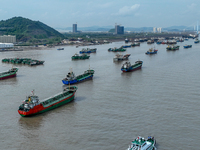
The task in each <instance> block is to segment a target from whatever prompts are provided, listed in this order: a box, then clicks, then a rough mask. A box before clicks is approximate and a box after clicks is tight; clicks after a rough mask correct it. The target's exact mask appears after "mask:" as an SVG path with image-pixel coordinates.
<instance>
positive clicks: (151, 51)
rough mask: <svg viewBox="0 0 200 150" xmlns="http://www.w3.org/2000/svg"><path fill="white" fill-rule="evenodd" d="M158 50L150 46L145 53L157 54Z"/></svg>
mask: <svg viewBox="0 0 200 150" xmlns="http://www.w3.org/2000/svg"><path fill="white" fill-rule="evenodd" d="M157 52H158V50H156V49H153V48H150V49H149V50H148V51H147V52H146V53H145V54H157Z"/></svg>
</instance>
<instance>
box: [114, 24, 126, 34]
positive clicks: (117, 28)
mask: <svg viewBox="0 0 200 150" xmlns="http://www.w3.org/2000/svg"><path fill="white" fill-rule="evenodd" d="M115 34H124V26H120V25H115Z"/></svg>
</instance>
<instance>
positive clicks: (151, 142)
mask: <svg viewBox="0 0 200 150" xmlns="http://www.w3.org/2000/svg"><path fill="white" fill-rule="evenodd" d="M155 145H156V140H155V139H154V137H151V136H149V137H148V138H147V139H145V138H144V137H140V136H139V137H137V138H136V139H135V140H133V141H132V142H131V145H130V146H129V148H128V149H127V150H156V147H155Z"/></svg>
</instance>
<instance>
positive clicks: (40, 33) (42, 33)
mask: <svg viewBox="0 0 200 150" xmlns="http://www.w3.org/2000/svg"><path fill="white" fill-rule="evenodd" d="M0 35H16V39H17V41H18V42H20V41H21V42H28V41H29V42H30V41H39V40H40V41H44V40H49V39H56V38H57V39H58V38H59V39H62V38H64V36H63V35H62V34H61V33H59V32H58V31H56V30H55V29H53V28H51V27H49V26H47V25H46V24H44V23H42V22H40V21H32V20H30V19H27V18H23V17H13V18H11V19H8V20H5V21H4V20H2V21H0Z"/></svg>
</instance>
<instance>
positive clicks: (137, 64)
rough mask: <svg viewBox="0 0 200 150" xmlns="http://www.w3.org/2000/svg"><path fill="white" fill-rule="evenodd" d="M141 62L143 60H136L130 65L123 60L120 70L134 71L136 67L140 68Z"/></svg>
mask: <svg viewBox="0 0 200 150" xmlns="http://www.w3.org/2000/svg"><path fill="white" fill-rule="evenodd" d="M142 64H143V61H140V60H139V61H136V62H135V64H134V65H131V63H130V62H125V63H124V64H123V65H122V67H121V71H123V72H131V71H135V70H138V69H141V67H142Z"/></svg>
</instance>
